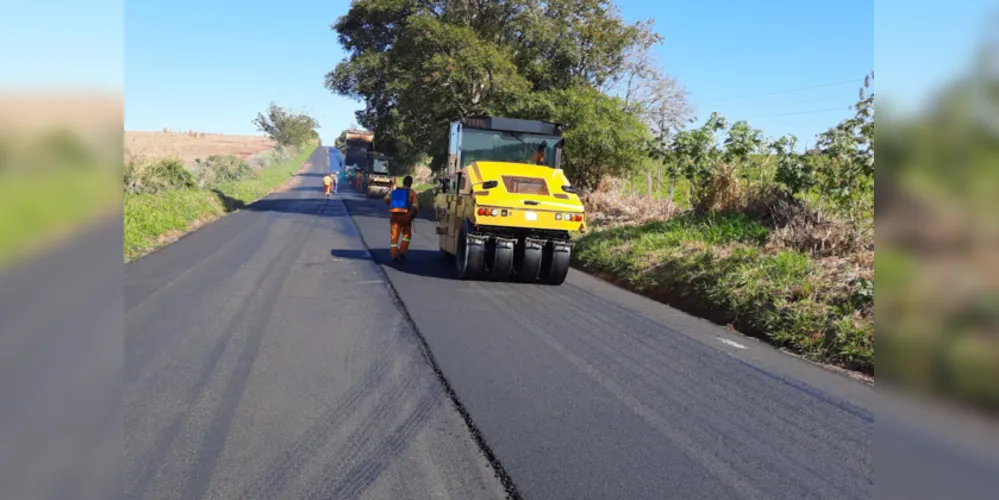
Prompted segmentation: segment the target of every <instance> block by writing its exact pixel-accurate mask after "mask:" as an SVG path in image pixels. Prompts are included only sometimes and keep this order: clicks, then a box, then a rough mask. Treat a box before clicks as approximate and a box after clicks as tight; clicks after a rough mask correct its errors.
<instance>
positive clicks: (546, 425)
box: [345, 194, 999, 500]
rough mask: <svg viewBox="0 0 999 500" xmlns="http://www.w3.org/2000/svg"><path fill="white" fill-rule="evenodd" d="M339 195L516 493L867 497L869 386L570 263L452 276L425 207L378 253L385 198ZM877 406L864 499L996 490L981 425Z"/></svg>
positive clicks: (907, 407)
mask: <svg viewBox="0 0 999 500" xmlns="http://www.w3.org/2000/svg"><path fill="white" fill-rule="evenodd" d="M345 198H346V203H347V208H348V210H349V211H350V212H351V214H352V215H353V217H354V219H355V221H356V222H357V225H358V227H359V228H360V231H361V235H362V236H363V237H364V240H365V243H366V244H367V245H368V246H369V247H370V248H371V249H372V254H373V255H374V256H375V258H376V259H377V260H378V261H379V262H380V263H383V264H384V267H385V269H386V273H387V275H388V276H389V278H390V281H391V283H392V285H393V287H394V289H395V290H396V291H397V293H398V296H399V297H400V299H401V301H402V303H403V304H404V306H405V308H406V310H407V312H408V314H410V315H411V317H412V318H413V320H414V322H415V325H416V326H417V329H418V331H419V332H420V333H421V334H422V336H423V337H424V338H425V339H426V342H427V344H428V345H429V349H430V350H431V352H432V353H433V355H434V357H435V360H436V363H437V364H438V366H439V369H440V370H441V372H442V374H443V376H444V377H445V378H446V379H447V380H448V381H449V383H450V385H451V386H452V388H453V390H454V393H455V394H456V396H457V398H458V400H459V401H460V402H461V404H462V406H463V407H464V408H465V409H466V411H467V412H468V413H469V415H470V416H471V420H472V421H473V422H474V423H475V425H476V427H477V429H478V431H479V432H480V434H481V436H482V437H483V440H484V442H485V445H486V446H488V448H489V449H490V450H491V452H492V453H493V454H494V455H495V457H496V458H497V459H498V461H499V463H501V464H502V467H503V468H504V470H505V471H506V472H507V473H508V474H509V476H510V478H511V480H512V482H513V483H514V484H515V485H516V487H517V488H518V491H519V493H520V494H522V495H523V496H524V497H525V498H546V499H561V498H565V499H581V498H684V499H696V498H703V499H716V498H769V499H775V498H787V499H803V498H829V499H846V498H872V497H873V496H874V466H873V462H874V458H873V454H874V452H873V447H872V442H873V439H874V434H875V433H874V428H875V424H874V422H875V421H874V413H875V401H876V400H875V392H874V389H873V387H871V386H869V385H867V384H864V383H862V382H859V381H855V380H852V379H850V378H848V377H846V376H844V375H842V374H839V373H833V372H831V371H829V370H826V369H823V368H820V367H817V366H815V365H813V364H810V363H807V362H805V361H802V360H799V359H797V358H793V357H791V356H788V355H786V354H783V353H780V352H777V351H776V350H774V349H772V348H770V347H768V346H766V345H763V344H760V343H759V342H755V341H753V340H751V339H748V338H746V337H744V336H742V335H739V334H736V333H733V332H729V331H727V330H725V329H722V328H720V327H718V326H716V325H713V324H710V323H707V322H705V321H702V320H699V319H695V318H692V317H690V316H688V315H686V314H683V313H680V312H677V311H675V310H673V309H670V308H668V307H666V306H663V305H661V304H658V303H655V302H653V301H651V300H647V299H645V298H642V297H639V296H637V295H634V294H631V293H628V292H625V291H623V290H621V289H618V288H616V287H613V286H611V285H608V284H607V283H605V282H603V281H600V280H597V279H595V278H592V277H590V276H588V275H586V274H584V273H580V272H576V271H570V274H569V277H568V279H567V281H566V283H565V284H564V285H563V286H561V287H549V286H543V285H535V286H525V285H522V284H508V283H489V282H463V281H456V280H454V279H453V273H452V270H451V264H450V263H449V262H447V261H445V260H444V259H443V258H442V256H441V255H440V254H439V253H438V250H437V236H436V234H435V233H434V225H435V224H434V223H433V222H432V221H430V220H421V221H418V222H417V224H416V229H415V234H414V242H413V247H412V248H413V249H412V250H411V255H410V257H409V259H408V262H407V263H406V264H405V265H403V266H399V265H393V264H392V263H391V262H389V260H388V252H387V250H386V248H387V246H388V231H387V221H386V220H385V219H386V216H385V208H384V205H383V204H380V203H378V202H377V201H376V200H369V199H366V198H365V197H363V196H360V195H356V194H348V195H345ZM889 402H890V403H892V404H889ZM877 403H878V410H879V419H880V420H879V425H880V429H879V439H880V440H881V443H882V444H881V446H880V448H879V460H880V462H879V463H880V465H879V468H880V471H881V472H880V473H879V474H881V478H882V482H881V483H879V490H878V496H879V497H880V498H887V499H908V500H912V499H916V498H926V499H935V498H969V499H986V498H995V497H996V492H997V491H999V447H996V446H989V445H988V443H996V442H999V440H997V438H999V433H997V431H996V428H995V426H993V425H990V424H989V423H983V422H979V421H978V420H977V419H974V418H965V417H962V416H959V415H956V414H954V413H952V412H947V411H944V412H941V413H940V414H938V415H937V418H936V419H935V420H933V419H929V418H924V417H925V415H924V414H926V410H927V408H928V406H927V405H912V404H911V403H908V404H907V403H906V402H903V401H902V400H899V399H897V398H886V394H885V393H884V392H882V393H880V394H879V395H878V399H877ZM881 410H885V411H883V412H882V411H881ZM916 415H919V418H914V417H915V416H916ZM972 423H974V424H975V425H972ZM979 424H980V425H979ZM973 427H974V428H975V429H976V430H978V431H980V432H971V431H970V429H971V428H973ZM976 443H977V444H978V445H979V446H977V447H976V446H974V445H975V444H976ZM976 448H977V449H976Z"/></svg>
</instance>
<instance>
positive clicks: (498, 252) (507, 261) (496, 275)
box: [489, 245, 513, 281]
mask: <svg viewBox="0 0 999 500" xmlns="http://www.w3.org/2000/svg"><path fill="white" fill-rule="evenodd" d="M492 253H493V265H492V266H491V267H490V273H489V279H490V280H492V281H510V274H511V273H512V272H513V247H512V246H511V247H509V248H503V247H500V246H499V245H496V249H495V250H494V251H493V252H492Z"/></svg>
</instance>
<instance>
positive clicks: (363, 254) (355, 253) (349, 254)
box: [330, 248, 373, 260]
mask: <svg viewBox="0 0 999 500" xmlns="http://www.w3.org/2000/svg"><path fill="white" fill-rule="evenodd" d="M330 255H332V256H333V257H336V258H340V259H354V260H372V258H373V256H372V255H371V252H369V251H367V250H337V249H336V248H334V249H333V250H330Z"/></svg>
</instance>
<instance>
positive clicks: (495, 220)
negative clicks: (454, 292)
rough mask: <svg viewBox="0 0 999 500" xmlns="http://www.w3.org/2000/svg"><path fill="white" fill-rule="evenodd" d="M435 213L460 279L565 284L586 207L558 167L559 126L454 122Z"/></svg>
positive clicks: (561, 143) (442, 243)
mask: <svg viewBox="0 0 999 500" xmlns="http://www.w3.org/2000/svg"><path fill="white" fill-rule="evenodd" d="M450 132H451V134H450V139H449V141H448V142H449V151H448V163H447V169H446V171H445V174H444V177H443V178H442V179H441V180H440V184H439V185H438V187H437V188H436V195H435V199H434V208H435V213H436V216H437V220H438V225H437V234H438V238H439V240H438V242H439V247H440V250H441V252H442V253H443V254H444V255H446V256H448V257H453V258H454V259H455V265H456V269H457V272H458V274H459V276H461V277H462V278H465V279H476V278H480V277H488V278H489V279H492V280H496V281H506V280H510V279H514V280H517V281H523V282H533V281H536V280H541V281H542V282H545V283H549V284H555V285H558V284H561V283H562V282H563V281H564V280H565V278H566V275H567V273H568V269H569V260H570V254H571V249H572V240H571V237H570V232H571V231H582V230H584V228H585V214H584V210H583V204H582V201H581V200H580V199H579V196H578V195H577V194H576V190H575V189H574V188H573V187H572V186H571V184H570V183H569V181H568V179H567V178H566V176H565V174H564V172H563V171H562V169H561V157H562V148H563V146H564V140H563V138H562V126H561V125H559V124H554V123H549V122H541V121H533V120H518V119H510V118H501V117H468V118H463V119H461V120H456V121H454V122H452V123H451V131H450Z"/></svg>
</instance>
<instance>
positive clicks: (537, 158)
mask: <svg viewBox="0 0 999 500" xmlns="http://www.w3.org/2000/svg"><path fill="white" fill-rule="evenodd" d="M547 148H548V143H546V142H542V143H541V144H538V149H537V150H535V151H534V156H532V157H531V163H533V164H535V165H544V164H545V149H547Z"/></svg>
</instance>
